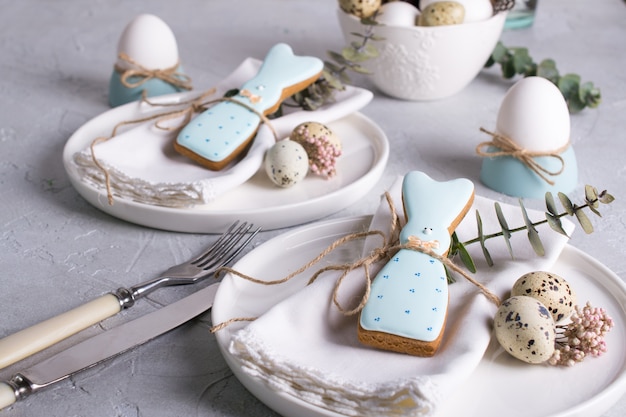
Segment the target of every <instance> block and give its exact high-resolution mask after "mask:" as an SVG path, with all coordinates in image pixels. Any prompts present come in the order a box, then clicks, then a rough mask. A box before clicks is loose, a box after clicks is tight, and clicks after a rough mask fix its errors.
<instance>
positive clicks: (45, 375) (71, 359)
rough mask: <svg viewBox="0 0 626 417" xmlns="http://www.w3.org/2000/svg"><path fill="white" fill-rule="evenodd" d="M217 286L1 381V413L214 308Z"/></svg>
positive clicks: (100, 335)
mask: <svg viewBox="0 0 626 417" xmlns="http://www.w3.org/2000/svg"><path fill="white" fill-rule="evenodd" d="M218 287H219V283H218V282H216V283H214V284H211V285H209V286H208V287H206V288H203V289H201V290H198V291H196V292H195V293H193V294H191V295H189V296H187V297H185V298H183V299H181V300H179V301H176V302H174V303H172V304H169V305H167V306H165V307H161V308H159V309H158V310H156V311H153V312H151V313H148V314H146V315H144V316H141V317H139V318H137V319H134V320H131V321H129V322H127V323H124V324H122V325H120V326H117V327H114V328H112V329H110V330H107V331H105V332H103V333H100V334H98V335H96V336H93V337H91V338H89V339H86V340H84V341H82V342H80V343H78V344H76V345H74V346H72V347H70V348H68V349H66V350H64V351H62V352H59V353H57V354H56V355H54V356H51V357H50V358H48V359H45V360H43V361H41V362H39V363H37V364H36V365H33V366H31V367H30V368H28V369H26V370H24V371H22V372H19V373H17V374H15V375H13V376H12V377H11V378H10V379H9V380H8V381H5V382H0V410H1V409H3V408H5V407H8V406H10V405H12V404H14V403H15V402H16V401H19V400H22V399H24V398H25V397H27V396H29V395H31V394H33V393H35V392H37V391H39V390H41V389H43V388H46V387H48V386H50V385H52V384H54V383H55V382H59V381H62V380H64V379H66V378H68V377H70V376H72V375H74V374H76V373H78V372H80V371H83V370H85V369H88V368H91V367H93V366H96V365H98V364H100V363H102V362H104V361H106V360H108V359H111V358H113V357H115V356H117V355H120V354H122V353H124V352H126V351H128V350H130V349H132V348H134V347H136V346H139V345H141V344H144V343H146V342H148V341H150V340H152V339H154V338H155V337H157V336H159V335H161V334H163V333H166V332H168V331H170V330H172V329H174V328H176V327H178V326H180V325H181V324H183V323H185V322H187V321H189V320H191V319H192V318H194V317H196V316H198V315H199V314H201V313H203V312H205V311H207V310H208V309H210V308H211V307H212V306H213V300H214V298H215V294H216V293H217V289H218Z"/></svg>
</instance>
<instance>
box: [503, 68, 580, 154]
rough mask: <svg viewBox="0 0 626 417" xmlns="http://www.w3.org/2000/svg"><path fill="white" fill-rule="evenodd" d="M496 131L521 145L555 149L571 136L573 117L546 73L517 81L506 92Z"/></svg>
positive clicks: (544, 149)
mask: <svg viewBox="0 0 626 417" xmlns="http://www.w3.org/2000/svg"><path fill="white" fill-rule="evenodd" d="M496 131H497V133H500V134H502V135H505V136H507V137H509V138H511V139H512V140H513V141H515V143H517V144H518V145H519V146H520V147H521V148H524V149H527V150H529V151H536V152H552V151H554V150H556V149H560V148H562V147H563V146H565V145H566V144H567V143H568V142H569V139H570V117H569V110H568V109H567V103H566V102H565V99H564V98H563V94H562V93H561V91H560V90H559V89H558V88H557V87H556V86H555V85H554V84H553V83H552V82H551V81H548V80H547V79H545V78H542V77H526V78H523V79H521V80H520V81H518V82H516V83H515V84H514V85H513V87H511V88H510V89H509V91H508V92H507V93H506V95H505V96H504V99H503V100H502V104H500V109H499V111H498V118H497V122H496Z"/></svg>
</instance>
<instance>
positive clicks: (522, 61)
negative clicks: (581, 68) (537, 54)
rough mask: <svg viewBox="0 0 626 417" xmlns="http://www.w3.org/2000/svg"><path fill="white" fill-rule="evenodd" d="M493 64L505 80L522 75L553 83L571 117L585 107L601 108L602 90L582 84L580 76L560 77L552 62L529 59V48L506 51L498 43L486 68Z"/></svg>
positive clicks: (588, 83) (589, 83)
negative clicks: (496, 65) (498, 67)
mask: <svg viewBox="0 0 626 417" xmlns="http://www.w3.org/2000/svg"><path fill="white" fill-rule="evenodd" d="M494 64H500V67H501V70H502V76H503V77H504V78H506V79H511V78H513V77H515V76H516V75H522V76H524V77H529V76H539V77H543V78H545V79H547V80H550V81H552V83H554V85H556V86H557V87H558V88H559V90H560V91H561V93H562V94H563V97H564V98H565V101H566V102H567V106H568V108H569V111H570V113H577V112H579V111H581V110H583V109H584V108H585V107H589V108H596V107H598V105H599V104H600V101H601V94H600V89H599V88H597V87H595V86H594V85H593V83H592V82H585V83H581V78H580V75H578V74H565V75H560V74H559V71H558V69H557V68H556V63H555V62H554V60H552V59H544V60H543V61H541V62H540V63H536V62H535V61H534V60H533V59H532V58H531V57H530V55H529V53H528V49H527V48H522V47H506V46H504V44H503V43H502V42H498V43H497V45H496V47H495V48H494V50H493V52H492V53H491V56H490V57H489V59H488V60H487V63H486V64H485V67H486V68H489V67H491V66H493V65H494Z"/></svg>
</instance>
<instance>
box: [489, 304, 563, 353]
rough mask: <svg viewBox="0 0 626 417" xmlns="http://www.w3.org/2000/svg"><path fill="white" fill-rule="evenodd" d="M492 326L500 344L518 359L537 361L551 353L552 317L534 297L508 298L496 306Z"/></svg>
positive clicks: (553, 348)
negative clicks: (496, 309)
mask: <svg viewBox="0 0 626 417" xmlns="http://www.w3.org/2000/svg"><path fill="white" fill-rule="evenodd" d="M493 325H494V330H495V334H496V339H497V340H498V342H499V343H500V346H502V347H503V348H504V350H506V351H507V352H508V353H509V354H511V355H512V356H514V357H515V358H517V359H519V360H522V361H524V362H527V363H531V364H538V363H543V362H545V361H547V360H548V359H550V357H551V356H552V354H553V353H554V350H555V338H556V326H555V324H554V320H553V319H552V315H551V314H550V312H549V311H548V309H547V308H546V306H545V305H543V304H542V303H541V302H540V301H538V300H536V299H535V298H532V297H525V296H517V297H510V298H509V299H507V300H506V301H504V302H503V303H502V304H501V305H500V307H499V308H498V311H497V312H496V316H495V318H494V322H493Z"/></svg>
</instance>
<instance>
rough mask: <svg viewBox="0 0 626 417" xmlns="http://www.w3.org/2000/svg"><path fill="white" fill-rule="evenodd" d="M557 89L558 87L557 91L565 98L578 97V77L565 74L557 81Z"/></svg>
mask: <svg viewBox="0 0 626 417" xmlns="http://www.w3.org/2000/svg"><path fill="white" fill-rule="evenodd" d="M557 87H559V90H561V92H562V93H563V95H564V96H565V97H566V98H570V97H578V89H579V88H580V76H579V75H577V74H566V75H564V76H562V77H561V78H560V79H559V82H558V84H557Z"/></svg>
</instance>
